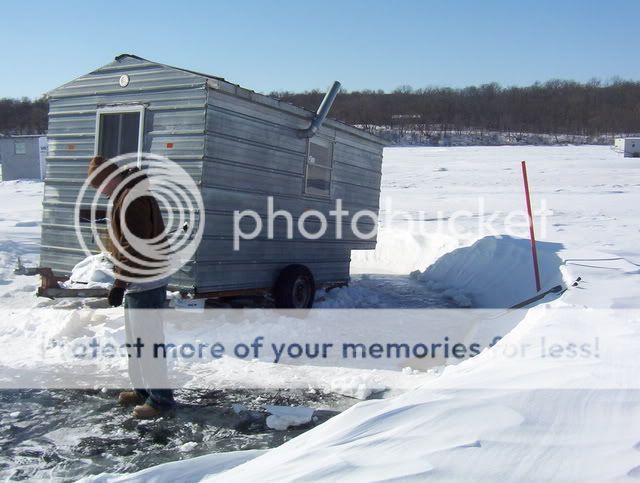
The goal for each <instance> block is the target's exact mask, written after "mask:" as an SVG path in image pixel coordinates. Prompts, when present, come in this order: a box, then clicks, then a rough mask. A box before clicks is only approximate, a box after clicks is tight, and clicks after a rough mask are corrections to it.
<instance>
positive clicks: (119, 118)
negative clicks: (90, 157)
mask: <svg viewBox="0 0 640 483" xmlns="http://www.w3.org/2000/svg"><path fill="white" fill-rule="evenodd" d="M98 116H99V117H98V123H97V129H98V132H97V133H96V134H97V140H98V142H97V146H96V154H98V155H100V156H104V157H105V158H107V159H109V158H113V157H115V156H119V155H121V154H128V153H135V152H139V150H140V149H141V146H140V133H141V130H142V129H141V126H142V124H141V122H142V117H143V112H142V110H140V109H138V110H136V111H125V110H122V111H118V110H106V111H104V112H100V111H98Z"/></svg>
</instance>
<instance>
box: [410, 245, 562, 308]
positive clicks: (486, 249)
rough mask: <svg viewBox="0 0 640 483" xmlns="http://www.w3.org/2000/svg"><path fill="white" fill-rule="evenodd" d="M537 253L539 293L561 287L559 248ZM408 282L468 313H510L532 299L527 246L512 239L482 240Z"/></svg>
mask: <svg viewBox="0 0 640 483" xmlns="http://www.w3.org/2000/svg"><path fill="white" fill-rule="evenodd" d="M537 248H538V260H539V267H540V273H541V282H542V289H543V290H544V289H549V288H551V287H553V286H555V285H558V284H560V283H562V274H561V271H560V266H561V265H562V260H561V259H560V257H559V256H558V252H559V251H560V250H561V249H562V248H563V246H562V244H560V243H551V242H538V243H537ZM412 276H413V277H414V278H416V279H417V280H420V281H422V282H424V283H425V284H426V285H427V286H428V287H429V288H430V289H432V290H442V291H444V292H446V293H448V294H450V296H451V297H452V298H454V300H456V301H457V302H458V304H459V305H461V306H467V307H476V308H497V307H511V306H512V305H514V304H516V303H518V302H522V301H523V300H526V299H528V298H530V297H532V296H533V295H535V294H536V288H535V283H534V278H533V265H532V261H531V245H530V242H529V240H524V239H521V238H513V237H510V236H501V237H492V236H487V237H485V238H482V239H480V240H478V241H477V242H475V243H474V244H473V245H472V246H470V247H463V248H458V249H456V250H453V251H452V252H450V253H447V254H446V255H444V256H442V257H441V258H439V259H438V260H437V261H436V262H435V263H434V264H433V265H431V266H429V267H428V268H427V269H426V270H425V271H424V272H413V274H412Z"/></svg>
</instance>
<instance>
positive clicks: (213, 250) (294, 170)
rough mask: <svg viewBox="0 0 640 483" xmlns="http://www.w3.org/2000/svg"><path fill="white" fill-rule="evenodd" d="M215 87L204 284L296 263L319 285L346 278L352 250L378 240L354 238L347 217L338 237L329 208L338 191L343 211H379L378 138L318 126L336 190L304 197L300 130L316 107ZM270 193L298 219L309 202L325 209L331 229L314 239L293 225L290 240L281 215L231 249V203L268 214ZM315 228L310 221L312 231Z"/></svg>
mask: <svg viewBox="0 0 640 483" xmlns="http://www.w3.org/2000/svg"><path fill="white" fill-rule="evenodd" d="M214 86H217V87H218V88H219V89H216V88H212V89H210V90H209V101H208V104H207V106H208V112H207V123H206V126H207V134H206V144H205V163H204V166H203V179H202V192H203V198H204V204H205V206H206V209H207V224H206V232H205V237H204V240H203V243H202V244H201V246H200V248H199V250H198V253H197V255H196V259H197V267H196V277H197V282H196V285H197V287H198V290H200V291H202V292H207V291H215V290H220V289H238V288H256V287H270V286H271V285H272V284H273V281H274V279H275V277H276V276H277V274H278V272H279V271H280V270H281V269H282V268H283V267H284V266H286V265H288V264H291V263H302V264H304V265H307V266H308V267H309V268H310V269H311V270H312V272H313V274H314V277H315V279H316V281H317V282H318V283H324V282H336V281H345V280H348V278H349V262H350V256H351V250H352V249H354V248H363V249H364V248H373V247H374V246H375V239H372V240H369V241H363V240H360V239H357V238H356V237H355V236H354V235H353V234H352V233H351V227H350V224H349V221H350V220H348V221H347V222H346V223H343V226H342V232H343V238H342V239H337V237H335V235H334V234H335V231H336V226H335V223H333V222H332V220H333V218H332V217H330V216H329V211H330V210H332V209H335V199H336V198H342V199H343V203H344V205H343V207H344V208H345V209H348V210H351V211H353V210H359V209H369V210H372V211H375V212H377V210H378V204H379V190H380V173H381V162H382V145H381V144H380V143H373V142H372V141H371V140H370V139H368V138H366V136H363V137H358V136H357V135H354V134H353V133H351V132H349V130H348V129H346V130H345V129H342V128H341V126H339V127H336V125H337V124H338V123H335V122H328V123H327V125H325V126H323V128H322V129H321V132H320V134H321V135H322V136H324V137H327V138H330V139H334V140H335V147H334V166H333V175H332V176H333V181H332V185H333V193H332V194H333V196H332V197H331V198H330V199H329V198H321V197H311V196H308V195H304V194H303V192H304V176H305V162H306V159H305V158H306V149H307V141H306V140H305V139H300V138H299V137H298V136H297V130H298V129H302V128H305V127H307V126H308V124H309V122H310V119H311V114H310V113H308V112H306V111H303V110H301V109H298V108H293V107H292V106H288V105H287V106H286V107H284V106H283V105H282V104H281V103H279V102H278V101H275V100H271V102H266V101H265V100H264V97H263V96H259V95H256V94H254V93H250V92H248V91H242V92H241V95H236V92H237V89H234V88H233V87H234V86H229V85H228V84H225V83H223V82H216V83H215V84H214ZM256 97H259V98H260V102H256ZM354 131H355V130H354ZM268 196H273V197H274V210H279V209H284V210H287V211H288V212H290V213H291V214H292V215H293V222H294V226H297V222H298V218H299V217H300V215H301V214H302V213H304V212H305V211H307V210H310V209H313V210H318V211H320V212H322V213H324V214H325V215H326V216H327V218H328V220H329V223H328V230H327V234H326V235H325V237H323V239H322V240H317V241H313V240H308V239H305V238H303V237H302V236H301V235H300V234H299V232H298V230H297V228H294V238H293V239H291V240H288V239H286V236H285V234H286V231H285V228H286V227H285V221H284V219H282V218H279V219H278V220H277V222H276V224H275V225H276V226H275V237H274V239H268V238H267V235H266V228H265V229H264V230H263V232H262V234H261V235H260V236H258V237H257V238H256V239H254V240H242V241H241V242H240V250H239V251H234V249H233V228H234V227H233V225H234V222H233V213H234V211H235V210H254V211H256V212H258V213H259V214H260V216H261V217H262V219H263V220H264V221H265V222H266V219H267V197H268ZM246 223H247V224H246V225H245V227H246V228H245V229H246V231H251V228H252V227H253V222H252V221H247V222H246ZM317 226H318V224H317V222H315V226H314V222H308V223H307V224H306V227H307V229H308V230H309V231H311V232H315V231H316V227H317ZM359 227H360V229H361V230H362V231H370V229H371V224H370V223H368V222H367V220H366V219H365V220H363V221H362V222H361V223H360V224H359Z"/></svg>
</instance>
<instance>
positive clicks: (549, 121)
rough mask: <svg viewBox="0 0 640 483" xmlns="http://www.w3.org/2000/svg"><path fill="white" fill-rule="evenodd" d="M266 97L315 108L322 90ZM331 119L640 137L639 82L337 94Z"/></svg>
mask: <svg viewBox="0 0 640 483" xmlns="http://www.w3.org/2000/svg"><path fill="white" fill-rule="evenodd" d="M271 95H273V96H275V97H278V98H280V99H283V100H286V101H289V102H292V103H293V104H296V105H300V106H303V107H306V108H307V109H311V110H315V109H316V108H317V106H318V104H319V103H320V101H321V100H322V97H323V96H324V93H323V92H320V91H311V92H305V93H302V94H295V93H292V92H273V93H272V94H271ZM330 115H331V117H333V118H337V119H340V120H343V121H345V122H347V123H349V124H359V125H362V126H364V127H372V126H392V127H395V128H397V129H400V130H402V129H403V128H407V129H418V130H421V131H423V132H426V134H428V132H429V131H438V132H440V133H442V132H444V133H447V132H452V133H455V132H458V133H459V132H463V131H474V130H475V131H478V130H480V131H483V130H484V131H501V132H514V133H517V132H521V133H548V134H576V135H585V136H598V135H603V134H613V133H632V132H639V131H640V82H636V81H623V80H613V81H611V82H607V83H603V82H601V81H598V80H592V81H590V82H588V83H584V84H582V83H579V82H573V81H564V80H551V81H548V82H545V83H536V84H534V85H532V86H528V87H507V88H505V87H501V86H500V85H499V84H496V83H493V84H485V85H481V86H479V87H466V88H462V89H452V88H447V87H427V88H424V89H413V88H411V87H409V86H405V87H400V88H398V89H396V90H395V91H393V92H391V93H385V92H383V91H371V90H365V91H354V92H342V93H341V94H340V95H339V96H338V97H337V99H336V101H335V104H334V106H333V108H332V109H331V114H330Z"/></svg>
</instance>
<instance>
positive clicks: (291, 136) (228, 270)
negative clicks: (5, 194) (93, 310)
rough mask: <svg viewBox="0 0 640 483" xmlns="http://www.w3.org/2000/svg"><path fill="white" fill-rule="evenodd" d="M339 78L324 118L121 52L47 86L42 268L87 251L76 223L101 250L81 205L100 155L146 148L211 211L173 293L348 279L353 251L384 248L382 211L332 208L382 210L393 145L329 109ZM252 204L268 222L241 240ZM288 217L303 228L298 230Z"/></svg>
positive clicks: (282, 291)
mask: <svg viewBox="0 0 640 483" xmlns="http://www.w3.org/2000/svg"><path fill="white" fill-rule="evenodd" d="M339 87H340V86H339V84H338V83H335V84H334V86H333V88H332V89H331V90H330V91H329V92H328V93H327V95H326V97H325V98H324V100H323V102H322V104H321V105H320V107H319V109H318V111H317V112H315V113H314V112H311V111H308V110H306V109H303V108H300V107H296V106H294V105H291V104H290V103H287V102H284V101H281V100H278V99H276V98H272V97H269V96H265V95H261V94H258V93H256V92H253V91H251V90H248V89H245V88H242V87H240V86H238V85H235V84H232V83H230V82H228V81H226V80H224V79H223V78H220V77H216V76H211V75H206V74H202V73H198V72H194V71H190V70H186V69H182V68H177V67H172V66H169V65H165V64H161V63H157V62H152V61H149V60H146V59H143V58H141V57H138V56H135V55H129V54H123V55H119V56H117V57H116V58H115V60H114V61H113V62H111V63H110V64H107V65H105V66H103V67H100V68H98V69H97V70H94V71H93V72H90V73H88V74H86V75H83V76H81V77H79V78H77V79H75V80H72V81H71V82H69V83H67V84H64V85H63V86H61V87H58V88H56V89H54V90H53V91H51V92H49V94H48V98H49V134H48V143H49V146H48V148H49V149H48V157H47V172H46V179H45V190H44V201H43V205H44V207H43V208H44V213H43V224H42V249H41V261H40V264H41V269H45V270H47V271H48V272H49V277H48V278H49V279H51V278H52V277H53V278H55V279H56V280H59V279H64V278H65V277H68V276H69V273H70V271H71V269H72V268H73V267H74V265H75V264H76V263H78V262H79V261H80V260H82V259H83V258H84V257H85V253H84V252H83V250H82V248H81V244H80V242H79V240H78V237H77V235H76V226H78V225H80V231H81V233H82V236H83V237H84V239H85V242H86V243H87V244H89V245H90V246H92V247H96V245H95V240H93V239H92V238H91V235H90V233H91V230H90V226H89V224H88V223H86V219H80V220H79V219H77V216H76V214H77V212H78V211H77V210H76V209H75V206H74V205H75V203H76V199H77V195H78V192H79V190H80V189H81V187H82V185H83V183H84V182H85V179H86V169H87V165H88V162H89V160H90V159H91V157H92V156H94V155H96V154H101V155H104V156H107V157H113V156H116V155H120V154H124V153H127V152H131V151H137V152H148V153H153V154H157V155H161V156H165V157H167V158H169V159H171V160H172V161H174V162H176V163H178V164H179V165H180V166H181V167H182V168H184V170H185V171H186V172H188V173H189V175H190V176H191V177H192V178H193V180H194V181H195V183H196V185H197V186H198V189H199V190H200V193H201V195H202V199H203V206H204V213H196V215H197V216H198V217H202V216H204V217H205V218H206V222H205V224H204V235H203V238H202V241H201V242H200V244H199V246H198V248H197V250H196V252H195V254H194V256H193V257H192V259H191V260H189V261H188V263H186V264H185V265H184V266H183V267H182V268H181V269H180V270H179V271H178V272H176V273H175V274H174V275H173V276H172V279H171V286H172V287H173V288H175V289H177V290H180V291H181V292H183V293H184V294H188V295H189V296H191V297H196V298H221V297H233V296H241V295H245V294H265V295H269V294H270V295H271V296H273V298H274V300H275V305H276V306H278V307H310V306H311V304H312V302H313V293H314V289H315V288H318V287H321V286H325V287H329V286H336V285H341V284H345V283H347V282H348V280H349V264H350V258H351V251H352V250H360V249H373V248H374V247H375V244H376V236H375V229H374V228H375V226H374V223H375V221H374V217H373V216H359V217H357V219H355V218H354V217H353V216H351V217H346V218H344V219H337V220H336V219H335V217H332V216H330V213H331V211H332V210H335V209H336V204H337V202H339V203H341V208H342V210H344V211H347V212H349V213H351V214H353V213H366V214H368V215H371V214H377V213H378V208H379V197H380V179H381V166H382V149H383V146H384V145H385V142H384V141H383V140H381V139H379V138H377V137H375V136H373V135H371V134H369V133H367V132H365V131H363V130H360V129H357V128H356V127H353V126H350V125H347V124H345V123H342V122H338V121H336V120H332V119H329V118H326V115H327V112H328V111H329V109H330V107H331V104H332V102H333V100H334V98H335V97H336V95H337V93H338V91H339ZM269 197H271V198H272V202H271V203H272V205H271V206H269V201H268V198H269ZM269 209H271V210H274V211H278V210H282V211H286V212H288V213H290V215H291V219H290V220H289V219H287V216H284V215H283V216H278V217H277V218H274V220H273V227H272V230H271V231H272V233H268V231H269V230H268V229H267V227H266V219H267V217H268V215H269V213H268V211H269ZM244 210H252V211H254V212H256V213H257V214H258V215H259V217H260V218H261V219H262V218H264V219H265V227H264V230H262V231H260V232H259V233H258V232H257V231H256V230H255V228H256V225H257V223H258V221H257V220H255V219H250V218H247V219H243V220H242V222H243V223H244V224H245V225H246V226H244V228H243V230H245V231H244V232H243V233H246V232H248V231H251V232H252V233H254V234H255V236H253V237H252V238H251V239H248V238H247V239H244V238H243V239H242V240H241V245H240V248H239V249H237V248H238V247H237V246H234V244H235V245H237V241H238V240H237V236H236V237H235V238H234V233H233V230H234V229H235V228H237V226H239V225H238V224H237V220H238V219H237V213H238V212H243V211H244ZM308 212H312V213H314V214H315V215H318V213H320V214H323V215H324V216H325V217H326V218H325V219H326V230H325V231H324V232H323V234H322V235H321V236H315V237H314V236H313V235H312V236H305V234H306V235H308V234H309V233H312V234H315V233H319V231H318V227H321V225H322V224H323V222H322V220H321V219H320V217H318V216H307V214H308ZM80 213H83V208H82V207H81V209H80ZM168 215H169V213H167V212H166V210H165V211H164V212H163V216H165V218H166V217H167V216H168ZM254 218H255V216H254ZM301 219H302V220H301ZM301 221H302V223H300V222H301ZM291 222H292V224H293V225H294V226H301V227H302V228H303V229H302V230H297V229H296V230H293V233H292V234H290V233H289V225H288V224H287V223H291ZM234 223H235V225H234ZM297 224H300V225H297ZM363 234H365V235H364V236H363ZM49 269H50V270H49ZM49 282H50V280H49ZM44 295H46V291H45V293H44Z"/></svg>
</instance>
